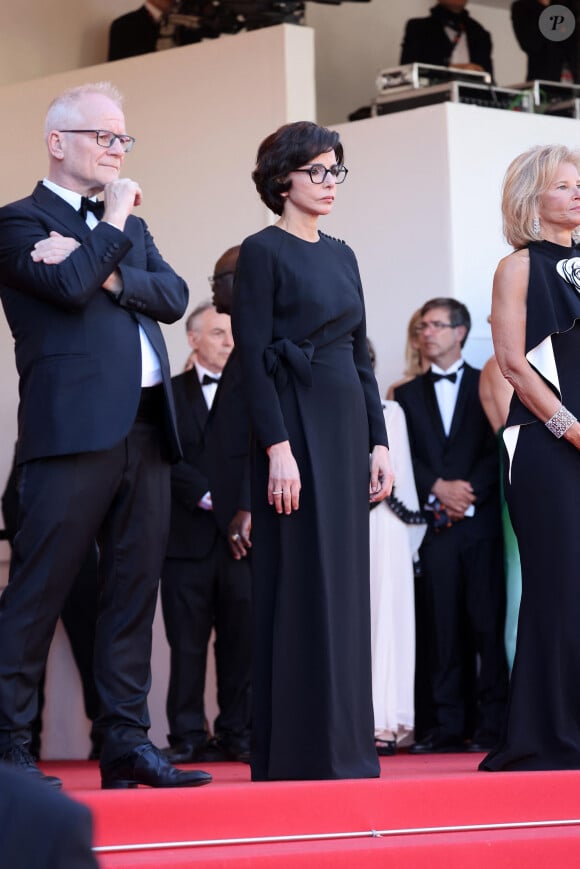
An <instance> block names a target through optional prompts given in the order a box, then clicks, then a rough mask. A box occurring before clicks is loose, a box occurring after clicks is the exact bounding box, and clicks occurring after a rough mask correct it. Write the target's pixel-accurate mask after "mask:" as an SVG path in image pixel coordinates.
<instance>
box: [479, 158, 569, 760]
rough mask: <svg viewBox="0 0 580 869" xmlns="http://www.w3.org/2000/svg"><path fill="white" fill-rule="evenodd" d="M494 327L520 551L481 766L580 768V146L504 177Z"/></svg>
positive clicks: (509, 491) (519, 161)
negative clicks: (495, 707) (495, 718)
mask: <svg viewBox="0 0 580 869" xmlns="http://www.w3.org/2000/svg"><path fill="white" fill-rule="evenodd" d="M502 208H503V214H504V229H505V231H506V238H507V240H508V241H509V242H510V244H512V245H513V246H514V247H515V248H516V251H515V252H514V253H512V254H510V256H507V257H505V259H503V260H502V261H501V262H500V264H499V266H498V269H497V271H496V275H495V280H494V289H493V305H492V330H493V341H494V347H495V353H496V357H497V360H498V362H499V365H500V368H501V370H502V372H503V373H504V376H505V377H507V379H508V380H509V382H510V383H511V384H512V386H513V387H514V390H515V395H514V398H513V400H512V404H511V407H510V413H509V416H508V420H507V423H506V430H505V433H504V441H505V444H506V447H507V452H508V458H509V464H508V467H509V478H508V480H507V482H506V496H507V501H508V506H509V510H510V515H511V518H512V522H513V526H514V530H515V532H516V536H517V538H518V544H519V549H520V555H521V563H522V600H521V607H520V615H519V623H518V636H517V644H516V654H515V661H514V667H513V671H512V679H511V686H510V699H509V705H508V714H507V720H506V724H505V728H504V733H503V736H502V739H501V742H500V744H499V745H498V746H497V747H496V749H495V750H494V751H492V752H490V753H489V754H488V755H487V757H486V758H485V759H484V760H483V762H482V763H481V766H480V769H483V770H486V771H495V770H541V769H578V768H580V693H579V690H578V686H579V684H580V631H579V626H580V594H579V586H578V569H579V566H580V533H579V530H578V517H579V516H580V453H579V452H578V450H579V449H580V423H578V421H577V420H576V416H580V377H579V376H578V372H579V371H580V258H578V255H577V250H576V249H575V248H574V247H573V243H572V234H573V232H574V230H576V228H577V227H580V152H571V151H569V150H568V149H567V148H564V147H561V146H550V147H540V146H539V147H536V148H532V149H531V150H530V151H527V152H526V153H525V154H522V155H520V156H519V157H517V158H516V159H515V160H514V161H513V162H512V164H511V166H510V167H509V169H508V171H507V174H506V179H505V182H504V192H503V201H502Z"/></svg>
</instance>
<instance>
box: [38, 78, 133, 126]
mask: <svg viewBox="0 0 580 869" xmlns="http://www.w3.org/2000/svg"><path fill="white" fill-rule="evenodd" d="M89 94H100V95H101V96H104V97H108V99H110V100H111V101H112V102H114V103H115V104H116V105H117V106H118V107H119V108H120V109H122V108H123V96H122V94H121V91H120V90H119V89H118V88H116V87H115V85H114V84H112V83H111V82H110V81H97V82H93V83H89V84H82V85H78V87H74V88H67V90H65V91H63V92H62V93H61V94H60V95H59V96H58V97H56V98H55V99H54V100H53V101H52V102H51V104H50V105H49V107H48V111H47V113H46V120H45V122H44V135H45V138H47V137H48V134H49V133H50V132H51V130H59V129H61V128H62V127H63V126H65V125H66V126H68V125H69V124H70V123H74V120H72V118H74V115H75V112H76V109H77V106H78V105H79V104H80V103H81V102H82V100H83V99H84V98H85V97H86V96H88V95H89Z"/></svg>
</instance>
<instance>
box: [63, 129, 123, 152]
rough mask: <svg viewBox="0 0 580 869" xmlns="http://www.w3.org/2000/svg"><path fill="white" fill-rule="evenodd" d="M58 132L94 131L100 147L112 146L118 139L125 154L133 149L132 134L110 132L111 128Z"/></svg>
mask: <svg viewBox="0 0 580 869" xmlns="http://www.w3.org/2000/svg"><path fill="white" fill-rule="evenodd" d="M58 132H59V133H94V135H95V136H96V137H97V145H100V146H101V148H112V147H113V145H114V144H115V140H116V139H118V140H119V143H120V145H121V147H122V148H123V151H124V152H125V154H128V153H129V151H132V150H133V145H134V144H135V139H134V138H133V136H127V135H126V134H125V133H112V132H111V130H59V131H58Z"/></svg>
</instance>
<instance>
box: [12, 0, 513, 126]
mask: <svg viewBox="0 0 580 869" xmlns="http://www.w3.org/2000/svg"><path fill="white" fill-rule="evenodd" d="M434 2H435V0H371V2H369V3H358V2H356V3H355V2H343V3H342V5H340V6H335V5H328V4H322V3H307V4H306V23H307V24H308V25H309V26H310V27H312V28H313V29H314V31H315V34H316V56H317V64H316V66H317V72H316V90H317V100H318V107H319V114H318V118H319V120H320V121H321V122H322V123H328V124H336V123H340V122H342V121H345V120H346V118H347V116H348V114H349V113H350V112H352V111H353V110H354V109H356V108H358V107H359V106H361V105H367V104H368V102H369V100H370V99H371V97H372V96H373V95H374V82H375V78H376V75H377V72H378V71H379V70H380V69H383V68H385V67H388V66H395V65H396V64H398V62H399V51H400V43H401V39H402V35H403V29H404V25H405V21H406V20H407V19H408V18H411V17H416V16H422V15H426V14H428V10H429V7H430V6H432V5H433V3H434ZM139 5H140V0H82V2H79V0H49V2H47V0H18V2H15V3H10V4H9V3H7V2H5V3H4V6H3V9H2V29H1V31H0V85H1V84H10V83H14V82H19V81H27V80H29V79H33V78H38V77H42V76H46V75H52V74H54V73H59V72H65V71H67V70H72V69H76V68H78V67H83V66H92V65H95V64H100V63H102V62H103V61H104V60H105V58H106V52H107V40H108V28H109V24H110V22H111V21H112V20H113V19H114V18H116V17H117V16H118V15H122V14H124V13H125V12H129V11H130V10H132V9H135V8H137V6H139ZM509 6H510V0H487V2H486V0H480V2H477V3H475V2H472V3H470V4H469V6H468V9H469V11H470V14H471V15H472V16H473V17H474V18H476V19H477V20H478V21H480V22H481V23H482V24H483V25H484V26H485V27H487V28H488V29H489V30H490V31H491V33H492V36H493V42H494V46H495V51H494V56H495V59H496V76H497V80H498V82H499V83H500V84H504V85H505V84H509V83H510V82H514V81H521V80H522V78H523V75H524V70H525V65H524V55H523V54H522V52H521V51H520V49H519V47H518V45H517V43H516V41H515V39H514V36H513V33H512V29H511V24H510V21H509V12H508V10H509ZM240 87H241V83H240V86H239V87H238V88H236V89H235V90H234V91H232V93H231V101H234V100H236V99H237V95H238V94H239V92H240ZM187 89H188V83H187V82H183V96H185V95H186V93H185V92H186V91H187ZM181 92H182V89H180V91H179V93H180V94H181ZM223 108H224V111H227V110H228V107H227V105H224V107H223Z"/></svg>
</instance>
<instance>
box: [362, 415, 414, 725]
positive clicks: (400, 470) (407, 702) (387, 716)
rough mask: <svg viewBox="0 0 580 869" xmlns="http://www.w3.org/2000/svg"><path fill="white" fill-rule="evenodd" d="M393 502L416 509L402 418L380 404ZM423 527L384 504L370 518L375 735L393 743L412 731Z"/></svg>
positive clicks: (412, 477)
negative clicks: (391, 737)
mask: <svg viewBox="0 0 580 869" xmlns="http://www.w3.org/2000/svg"><path fill="white" fill-rule="evenodd" d="M383 407H384V414H385V421H386V424H387V432H388V435H389V445H390V453H391V461H392V464H393V469H394V473H395V496H396V497H397V498H398V500H400V501H402V503H403V504H404V505H405V507H407V508H408V509H409V510H412V511H416V510H418V509H419V502H418V499H417V490H416V488H415V478H414V476H413V466H412V463H411V453H410V450H409V439H408V435H407V424H406V421H405V414H404V412H403V410H402V408H401V406H400V405H399V404H398V403H397V402H396V401H385V402H383ZM425 529H426V526H425V525H423V524H421V525H407V524H405V523H404V522H403V521H402V520H401V519H399V517H398V516H396V515H395V513H394V512H393V511H392V510H391V508H390V507H389V506H388V505H387V504H386V503H385V502H382V503H380V504H379V505H378V506H377V507H375V508H374V509H373V510H371V514H370V555H371V561H370V564H371V574H370V577H371V646H372V682H373V706H374V713H375V734H377V735H378V734H379V733H380V732H382V731H384V730H390V731H392V732H393V733H394V734H395V735H396V736H397V739H398V741H402V740H404V739H405V736H407V735H408V734H410V733H412V731H413V726H414V700H413V691H414V679H415V595H414V587H413V586H414V580H413V559H414V558H416V554H417V550H418V549H419V546H420V545H421V541H422V539H423V535H424V534H425Z"/></svg>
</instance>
